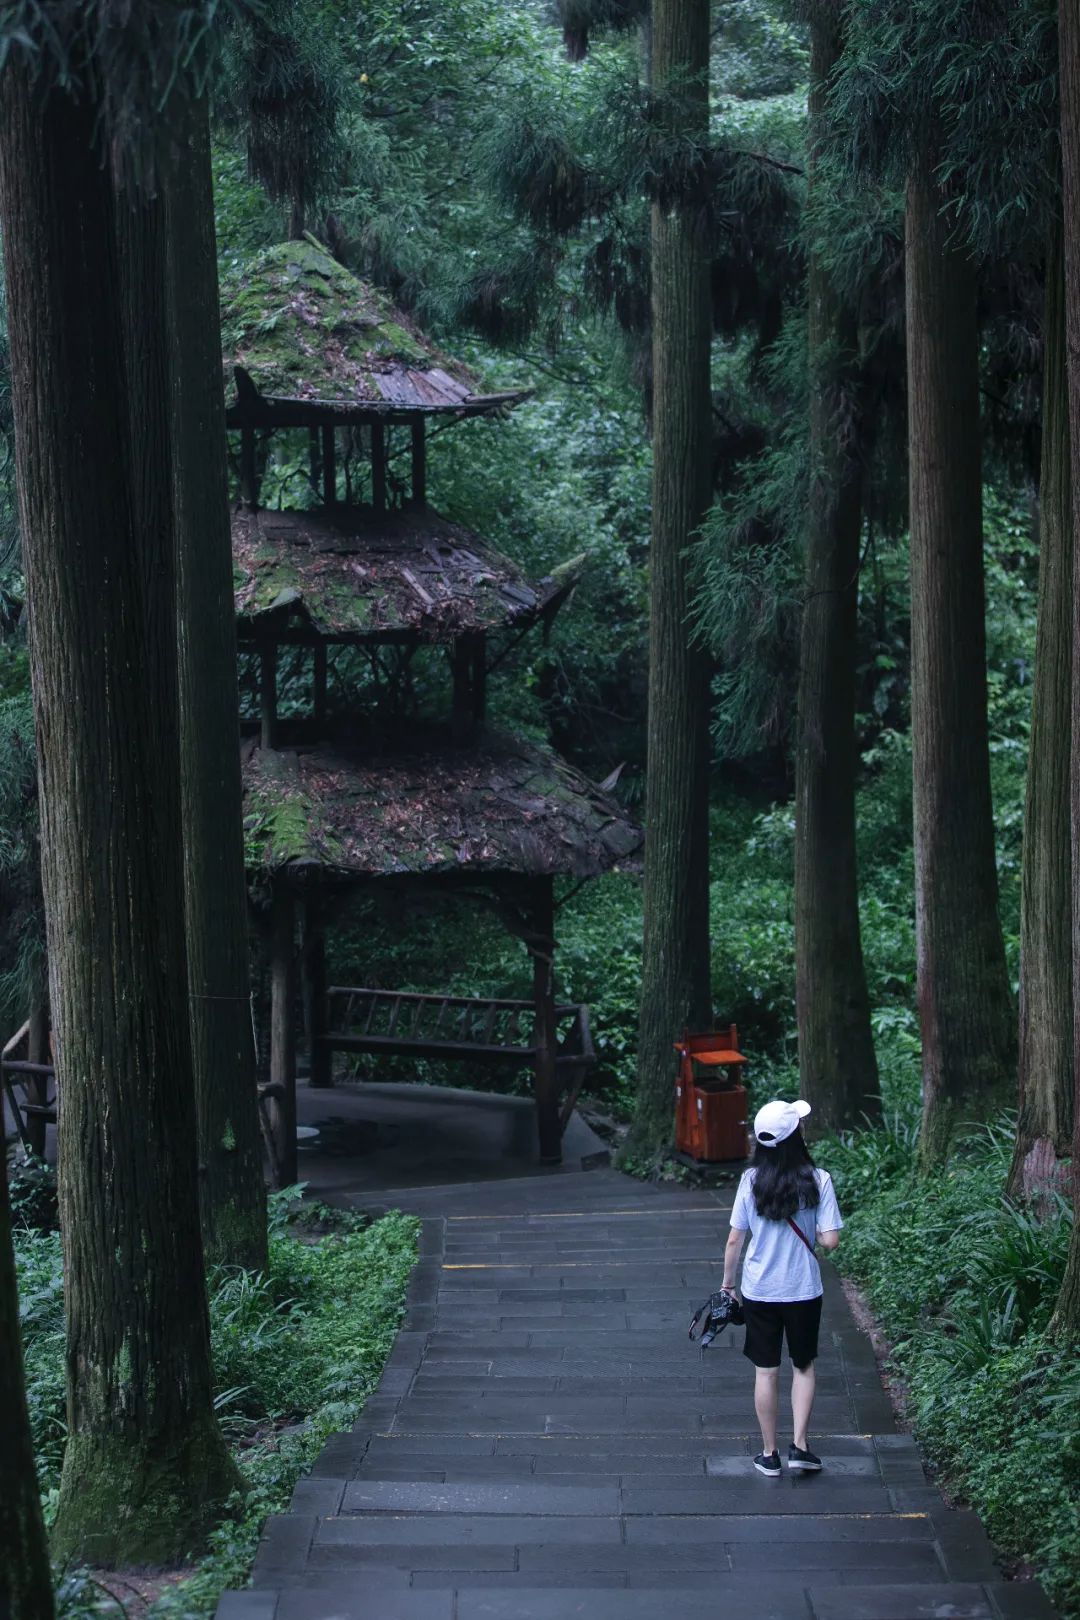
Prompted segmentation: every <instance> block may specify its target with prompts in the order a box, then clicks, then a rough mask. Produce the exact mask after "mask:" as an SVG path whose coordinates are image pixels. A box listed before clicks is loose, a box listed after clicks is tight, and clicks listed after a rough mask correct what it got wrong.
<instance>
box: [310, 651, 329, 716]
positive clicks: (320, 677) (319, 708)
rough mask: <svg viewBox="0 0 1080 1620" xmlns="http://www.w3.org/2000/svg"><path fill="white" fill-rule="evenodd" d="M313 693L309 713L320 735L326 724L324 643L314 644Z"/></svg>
mask: <svg viewBox="0 0 1080 1620" xmlns="http://www.w3.org/2000/svg"><path fill="white" fill-rule="evenodd" d="M313 685H314V691H313V695H312V704H311V712H312V715H313V717H314V720H315V724H316V725H317V726H318V728H319V731H320V734H321V732H322V728H323V726H324V725H325V723H326V642H325V641H317V642H316V643H315V669H314V677H313Z"/></svg>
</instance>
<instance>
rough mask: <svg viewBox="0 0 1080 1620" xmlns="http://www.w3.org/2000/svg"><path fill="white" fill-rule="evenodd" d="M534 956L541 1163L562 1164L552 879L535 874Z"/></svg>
mask: <svg viewBox="0 0 1080 1620" xmlns="http://www.w3.org/2000/svg"><path fill="white" fill-rule="evenodd" d="M532 888H533V903H532V908H531V909H532V932H531V934H530V937H529V952H530V954H531V956H532V959H533V1015H534V1022H533V1044H534V1046H535V1047H536V1056H535V1058H534V1059H533V1088H534V1093H535V1096H536V1125H537V1132H538V1134H539V1139H540V1163H541V1164H561V1162H562V1130H561V1128H560V1125H559V1081H558V1072H557V1069H556V1064H555V883H554V879H552V878H550V877H541V878H536V879H535V880H534V882H533V885H532Z"/></svg>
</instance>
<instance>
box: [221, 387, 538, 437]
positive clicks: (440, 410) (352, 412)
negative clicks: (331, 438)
mask: <svg viewBox="0 0 1080 1620" xmlns="http://www.w3.org/2000/svg"><path fill="white" fill-rule="evenodd" d="M532 393H533V389H531V388H511V389H505V390H504V391H503V392H502V393H498V394H466V395H463V396H462V398H461V399H456V400H442V401H437V402H431V401H427V402H424V401H415V402H412V403H410V402H408V401H405V400H386V399H379V400H375V399H355V400H349V399H289V398H285V397H278V396H267V395H263V394H256V395H254V396H251V395H246V396H245V397H244V398H243V399H240V398H237V399H236V400H235V401H233V403H232V404H230V405H229V406H227V408H226V411H225V425H226V427H227V428H230V429H232V430H234V431H235V430H238V429H242V428H259V429H263V430H270V429H282V428H305V427H348V426H350V425H356V424H363V423H365V422H384V423H394V422H400V423H403V424H404V423H411V422H416V421H420V420H422V419H423V418H425V417H429V416H450V417H470V416H492V415H495V414H497V413H498V412H500V411H504V410H511V409H512V408H513V407H514V406H515V405H520V404H521V402H522V400H526V399H529V398H530V397H531V395H532Z"/></svg>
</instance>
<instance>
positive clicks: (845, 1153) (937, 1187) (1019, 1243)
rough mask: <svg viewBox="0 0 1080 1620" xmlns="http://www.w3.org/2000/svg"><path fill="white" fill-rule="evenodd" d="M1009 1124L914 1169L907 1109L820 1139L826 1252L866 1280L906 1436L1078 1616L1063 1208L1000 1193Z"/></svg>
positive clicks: (1076, 1417)
mask: <svg viewBox="0 0 1080 1620" xmlns="http://www.w3.org/2000/svg"><path fill="white" fill-rule="evenodd" d="M1013 1130H1014V1122H1013V1121H1012V1120H1011V1119H1005V1120H1004V1121H1002V1122H1001V1123H1000V1124H998V1125H995V1126H990V1127H986V1128H984V1129H983V1130H982V1131H979V1132H977V1133H974V1134H972V1135H970V1136H969V1137H967V1138H966V1139H965V1140H964V1141H962V1142H961V1143H959V1144H958V1146H957V1149H956V1151H955V1152H954V1154H953V1156H952V1158H951V1159H950V1161H949V1163H948V1165H947V1166H946V1168H945V1169H944V1170H942V1171H941V1172H940V1173H939V1174H938V1175H937V1176H936V1177H934V1178H933V1179H931V1180H930V1181H916V1180H915V1177H914V1171H913V1150H914V1143H915V1130H914V1123H913V1117H912V1113H911V1112H910V1111H909V1114H908V1116H907V1117H906V1118H905V1117H901V1116H898V1117H897V1118H895V1119H894V1120H891V1121H890V1122H889V1124H888V1125H887V1126H886V1127H885V1128H883V1129H879V1130H874V1131H859V1132H853V1133H849V1134H846V1135H844V1136H843V1137H841V1138H838V1139H835V1140H833V1141H830V1142H829V1143H827V1144H825V1145H824V1146H823V1148H822V1153H821V1157H822V1162H823V1163H827V1164H828V1166H829V1168H830V1170H831V1171H832V1172H833V1175H834V1177H835V1179H836V1183H837V1188H838V1192H839V1196H840V1200H841V1203H842V1204H843V1205H844V1206H845V1214H848V1213H849V1212H850V1219H849V1221H848V1226H847V1229H846V1231H845V1234H844V1242H843V1244H842V1246H841V1249H840V1251H839V1254H838V1260H839V1263H840V1265H841V1267H842V1269H843V1270H844V1271H846V1272H847V1273H848V1274H849V1275H850V1276H852V1277H853V1278H854V1279H855V1280H856V1281H858V1282H859V1283H860V1285H861V1286H862V1287H863V1288H864V1289H865V1291H866V1294H867V1297H868V1299H869V1301H870V1304H871V1306H872V1308H873V1310H874V1311H875V1313H876V1315H877V1316H878V1318H879V1320H880V1321H881V1324H882V1327H883V1329H884V1332H885V1334H886V1336H887V1338H888V1339H889V1340H890V1342H891V1344H892V1346H893V1349H892V1357H893V1361H894V1363H895V1367H896V1369H897V1371H898V1372H899V1374H900V1375H901V1377H902V1379H903V1381H904V1383H905V1384H906V1386H907V1389H908V1393H909V1401H910V1413H911V1417H912V1420H913V1423H914V1427H915V1431H916V1434H917V1436H918V1438H919V1441H920V1443H921V1444H922V1446H923V1448H924V1450H925V1451H926V1453H927V1455H928V1456H929V1457H930V1459H931V1460H932V1461H933V1462H934V1463H935V1464H936V1465H937V1466H939V1467H940V1468H941V1469H942V1470H943V1471H944V1473H945V1474H946V1476H947V1478H948V1480H949V1484H950V1486H951V1488H952V1489H953V1490H954V1491H955V1492H956V1493H957V1494H959V1495H961V1496H962V1497H964V1498H966V1499H967V1500H969V1501H970V1502H971V1504H972V1505H973V1506H974V1507H975V1508H976V1509H977V1511H978V1512H979V1514H980V1515H981V1516H982V1518H983V1521H984V1523H985V1524H986V1527H987V1530H988V1531H989V1533H990V1535H991V1537H992V1538H993V1540H994V1542H995V1543H996V1545H997V1546H998V1548H999V1549H1000V1550H1001V1551H1002V1552H1003V1553H1004V1554H1005V1555H1006V1556H1007V1557H1015V1558H1019V1559H1023V1560H1026V1561H1030V1562H1032V1563H1034V1564H1035V1565H1036V1567H1037V1568H1038V1570H1039V1573H1040V1575H1041V1577H1042V1578H1043V1580H1044V1582H1045V1584H1046V1586H1047V1588H1048V1590H1049V1592H1050V1594H1051V1596H1052V1597H1053V1599H1054V1601H1055V1602H1056V1603H1057V1604H1058V1606H1059V1608H1060V1610H1061V1613H1062V1615H1063V1616H1065V1617H1067V1620H1068V1617H1072V1620H1075V1617H1077V1616H1080V1492H1078V1489H1077V1487H1078V1484H1080V1370H1078V1367H1077V1364H1076V1361H1075V1358H1074V1357H1072V1356H1071V1355H1067V1354H1065V1353H1063V1352H1062V1351H1061V1350H1059V1348H1058V1347H1056V1346H1055V1345H1053V1344H1052V1343H1050V1342H1049V1341H1048V1340H1047V1338H1046V1327H1047V1323H1048V1321H1049V1319H1050V1314H1051V1311H1052V1310H1053V1306H1054V1302H1055V1299H1056V1296H1057V1291H1058V1287H1059V1284H1060V1281H1061V1277H1062V1273H1063V1271H1064V1266H1065V1255H1066V1250H1067V1248H1068V1243H1069V1236H1070V1230H1071V1211H1070V1209H1069V1207H1068V1205H1067V1204H1066V1203H1065V1202H1064V1201H1063V1200H1059V1202H1058V1204H1057V1206H1056V1208H1055V1210H1054V1212H1053V1213H1052V1215H1051V1217H1050V1218H1049V1219H1048V1220H1046V1221H1045V1222H1042V1223H1040V1222H1038V1221H1037V1220H1036V1219H1035V1218H1034V1216H1033V1215H1032V1214H1031V1213H1029V1212H1028V1211H1026V1210H1024V1209H1020V1208H1018V1207H1016V1206H1015V1205H1013V1204H1010V1203H1009V1202H1008V1201H1007V1200H1005V1199H1004V1198H1003V1197H1002V1187H1003V1186H1004V1183H1005V1174H1006V1170H1007V1167H1008V1162H1009V1156H1010V1153H1011V1149H1012V1140H1013Z"/></svg>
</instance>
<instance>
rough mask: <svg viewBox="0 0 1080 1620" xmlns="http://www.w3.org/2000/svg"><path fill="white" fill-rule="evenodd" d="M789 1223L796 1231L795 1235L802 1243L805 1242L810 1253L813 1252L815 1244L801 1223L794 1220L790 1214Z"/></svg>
mask: <svg viewBox="0 0 1080 1620" xmlns="http://www.w3.org/2000/svg"><path fill="white" fill-rule="evenodd" d="M787 1223H788V1225H789V1226H790V1227H791V1230H792V1231H793V1232H794V1234H795V1236H796V1237H797V1238H798V1239H799V1241H800V1242H801V1243H805V1244H806V1247H807V1248H808V1249H809V1251H810V1253H811V1254H813V1252H814V1245H813V1244H812V1243H811V1242H810V1239H809V1238H808V1237H807V1235H806V1233H805V1232H804V1231H803V1229H802V1227H801V1226H800V1225H799V1223H798V1221H796V1220H793V1219H792V1217H791V1216H790V1215H789V1216H788V1217H787Z"/></svg>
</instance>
